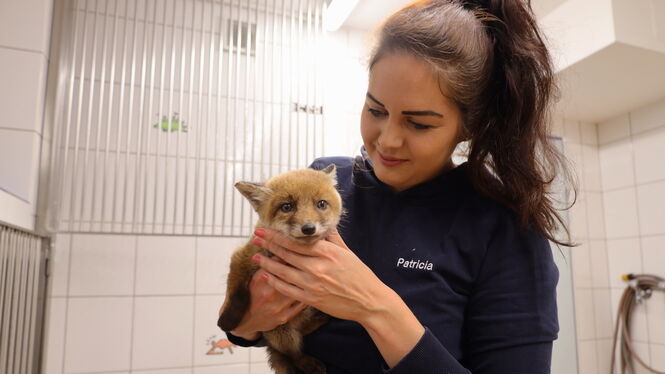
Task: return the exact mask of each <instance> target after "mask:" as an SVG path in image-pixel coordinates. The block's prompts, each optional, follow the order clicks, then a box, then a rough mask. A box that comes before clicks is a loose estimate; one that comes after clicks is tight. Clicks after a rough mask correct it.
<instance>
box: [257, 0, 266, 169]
mask: <svg viewBox="0 0 665 374" xmlns="http://www.w3.org/2000/svg"><path fill="white" fill-rule="evenodd" d="M257 8H258V3H257ZM263 12H264V13H263V14H264V16H263V50H262V51H261V121H260V123H261V140H260V142H259V144H260V146H259V149H260V155H261V156H260V157H259V160H261V162H260V163H261V174H260V179H264V178H265V177H266V174H265V163H266V155H265V149H266V143H265V141H266V113H267V112H268V108H269V107H270V106H269V103H268V95H267V94H266V81H267V80H268V75H267V73H266V67H267V66H268V15H269V12H268V0H265V1H264V2H263ZM258 34H259V20H258V16H257V19H256V40H257V42H256V56H257V61H258V55H259V48H258V47H259V43H258V40H259V35H258ZM257 71H258V69H257ZM254 82H256V80H255V81H254ZM254 84H255V86H257V87H258V85H256V83H254Z"/></svg>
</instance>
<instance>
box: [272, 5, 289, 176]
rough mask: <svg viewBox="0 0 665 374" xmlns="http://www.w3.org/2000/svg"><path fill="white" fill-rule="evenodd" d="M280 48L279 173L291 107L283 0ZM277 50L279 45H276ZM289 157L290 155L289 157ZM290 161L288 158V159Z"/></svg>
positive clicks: (282, 162)
mask: <svg viewBox="0 0 665 374" xmlns="http://www.w3.org/2000/svg"><path fill="white" fill-rule="evenodd" d="M279 42H280V48H279V62H280V69H279V70H280V71H279V74H278V76H279V91H280V95H279V97H278V99H279V121H278V123H279V131H278V132H277V137H278V139H279V146H278V147H277V153H278V154H279V164H278V167H277V171H278V173H279V172H280V171H281V170H282V165H284V158H283V155H284V152H283V149H282V136H283V134H284V126H283V122H284V118H283V117H286V116H288V112H287V113H284V107H285V104H286V110H289V105H290V104H288V103H284V101H285V99H286V97H287V96H288V93H287V92H286V90H285V86H286V84H284V82H285V80H286V79H285V75H286V73H287V72H286V66H287V64H286V59H287V58H288V57H287V56H286V53H285V51H284V49H285V46H286V0H282V31H281V33H280V39H279ZM275 48H277V45H275ZM287 157H288V155H287ZM287 159H288V158H287Z"/></svg>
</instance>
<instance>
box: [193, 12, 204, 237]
mask: <svg viewBox="0 0 665 374" xmlns="http://www.w3.org/2000/svg"><path fill="white" fill-rule="evenodd" d="M201 5H202V8H201V22H200V23H199V24H200V25H201V40H200V44H199V48H200V53H199V91H198V110H197V113H198V114H199V124H201V123H203V121H202V120H201V118H202V117H203V116H202V109H201V106H202V105H203V71H204V70H203V69H204V68H205V37H204V30H203V27H204V23H205V3H203V4H201ZM202 131H203V128H202V126H199V128H198V129H197V132H196V163H195V165H196V169H195V170H194V233H196V229H197V228H198V226H197V223H198V218H199V216H198V211H199V209H198V208H199V179H200V178H199V171H200V169H201V138H202V134H201V132H202ZM200 233H201V232H200V230H199V234H200Z"/></svg>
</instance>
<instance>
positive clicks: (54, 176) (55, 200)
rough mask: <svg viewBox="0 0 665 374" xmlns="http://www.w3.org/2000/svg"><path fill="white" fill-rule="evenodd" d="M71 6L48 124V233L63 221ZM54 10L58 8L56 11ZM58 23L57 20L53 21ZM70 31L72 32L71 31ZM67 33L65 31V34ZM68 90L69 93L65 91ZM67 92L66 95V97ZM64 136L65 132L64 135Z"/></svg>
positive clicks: (72, 56)
mask: <svg viewBox="0 0 665 374" xmlns="http://www.w3.org/2000/svg"><path fill="white" fill-rule="evenodd" d="M72 3H74V4H76V1H75V0H70V1H67V2H65V3H63V4H65V5H63V6H62V7H63V9H64V10H63V16H62V18H61V19H64V21H63V22H64V24H65V25H68V27H63V28H62V31H61V32H62V33H63V35H66V34H67V31H69V35H71V34H73V36H72V38H71V39H73V41H70V40H67V41H63V42H62V43H61V45H62V46H63V47H62V49H61V50H62V52H61V53H62V54H59V55H58V61H57V64H58V65H57V66H58V70H57V74H58V77H57V88H56V90H55V100H54V102H56V103H62V105H55V114H54V116H53V121H52V125H51V129H52V132H51V149H50V152H49V161H48V162H49V166H48V170H49V182H48V183H49V186H50V188H49V191H48V194H47V199H48V200H49V203H47V204H46V205H45V206H46V212H45V213H46V219H45V221H44V229H45V230H46V231H47V232H51V233H52V232H56V231H57V230H58V229H60V222H61V220H62V205H63V204H62V198H63V197H64V193H63V191H62V184H63V183H64V180H65V177H64V175H65V172H64V171H65V165H64V164H63V158H66V157H62V156H66V155H67V149H65V150H64V151H60V150H59V148H60V146H61V142H62V140H61V139H60V137H61V136H62V134H61V128H62V127H66V128H67V131H66V133H67V134H68V133H69V128H70V127H71V126H68V125H66V124H67V123H68V121H69V120H70V119H71V103H72V94H73V85H74V78H75V74H74V72H75V65H76V64H75V62H76V56H77V54H76V47H77V40H78V33H77V32H76V30H77V28H78V17H77V14H78V11H77V10H76V8H77V7H76V6H74V7H71V4H72ZM67 5H70V8H71V9H70V11H67V10H68V8H67ZM56 10H57V9H56ZM54 22H57V21H54ZM71 28H73V29H74V30H73V31H71ZM65 30H66V31H65ZM67 81H69V84H67ZM67 87H69V90H68V89H67ZM67 93H69V94H67ZM64 113H67V117H66V120H65V118H63V115H64ZM63 134H64V133H63Z"/></svg>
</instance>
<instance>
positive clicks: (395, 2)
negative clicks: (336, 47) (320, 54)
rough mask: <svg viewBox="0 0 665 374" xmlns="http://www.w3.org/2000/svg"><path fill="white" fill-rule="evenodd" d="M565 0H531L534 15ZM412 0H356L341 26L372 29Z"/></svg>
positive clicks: (540, 14) (546, 10) (549, 9)
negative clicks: (354, 5) (356, 2)
mask: <svg viewBox="0 0 665 374" xmlns="http://www.w3.org/2000/svg"><path fill="white" fill-rule="evenodd" d="M565 1H566V0H531V7H532V8H533V11H534V12H535V13H536V16H538V17H543V16H545V15H546V14H547V13H549V12H551V11H552V10H553V9H554V8H556V7H557V6H559V5H561V3H563V2H565ZM411 2H412V0H358V4H357V5H356V7H355V8H354V9H353V11H352V12H351V14H350V15H349V18H347V20H346V21H345V22H344V24H343V25H342V27H352V28H356V29H362V30H373V29H375V28H376V27H377V26H379V24H380V23H381V21H383V20H384V19H385V18H386V17H388V16H389V15H391V14H392V13H393V12H395V11H396V10H398V9H400V8H401V7H403V6H405V5H406V4H409V3H411Z"/></svg>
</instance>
